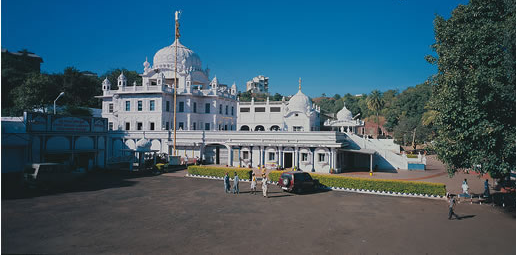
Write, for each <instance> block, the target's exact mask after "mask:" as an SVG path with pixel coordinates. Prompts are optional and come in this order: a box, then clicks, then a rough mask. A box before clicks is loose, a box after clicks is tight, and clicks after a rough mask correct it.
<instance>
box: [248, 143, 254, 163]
mask: <svg viewBox="0 0 516 255" xmlns="http://www.w3.org/2000/svg"><path fill="white" fill-rule="evenodd" d="M249 157H250V158H249V163H250V166H251V167H253V146H249Z"/></svg>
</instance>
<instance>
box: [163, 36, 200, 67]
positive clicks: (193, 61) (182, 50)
mask: <svg viewBox="0 0 516 255" xmlns="http://www.w3.org/2000/svg"><path fill="white" fill-rule="evenodd" d="M176 43H177V63H178V67H180V66H182V65H183V64H184V65H185V68H190V67H194V68H196V69H199V70H200V69H202V64H201V59H200V58H199V56H198V55H197V54H196V53H194V52H193V51H192V50H190V49H188V48H187V47H185V46H184V45H182V44H181V43H180V42H179V40H175V41H174V43H173V44H172V45H170V46H167V47H165V48H162V49H161V50H159V51H158V52H156V54H155V55H154V60H153V62H154V63H153V64H154V66H153V68H167V69H174V65H175V61H176ZM178 69H179V68H178Z"/></svg>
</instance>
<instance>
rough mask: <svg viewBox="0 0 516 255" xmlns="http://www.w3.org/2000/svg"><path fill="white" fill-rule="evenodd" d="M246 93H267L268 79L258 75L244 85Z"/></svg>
mask: <svg viewBox="0 0 516 255" xmlns="http://www.w3.org/2000/svg"><path fill="white" fill-rule="evenodd" d="M246 91H250V92H251V93H264V94H267V93H269V77H265V76H263V75H258V76H256V77H254V78H252V79H251V80H250V81H247V83H246Z"/></svg>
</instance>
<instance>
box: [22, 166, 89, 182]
mask: <svg viewBox="0 0 516 255" xmlns="http://www.w3.org/2000/svg"><path fill="white" fill-rule="evenodd" d="M84 174H85V171H84V170H83V169H82V168H79V169H77V170H73V169H72V168H71V167H70V166H68V165H63V164H58V163H34V164H29V165H27V166H26V167H25V169H24V170H23V179H24V182H25V184H26V185H29V186H35V187H49V186H61V185H66V184H70V183H72V182H73V181H75V180H76V179H78V178H79V177H81V176H82V175H84Z"/></svg>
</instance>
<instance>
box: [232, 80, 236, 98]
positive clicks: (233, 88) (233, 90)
mask: <svg viewBox="0 0 516 255" xmlns="http://www.w3.org/2000/svg"><path fill="white" fill-rule="evenodd" d="M236 94H237V87H236V84H235V82H233V85H232V86H231V95H236Z"/></svg>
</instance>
